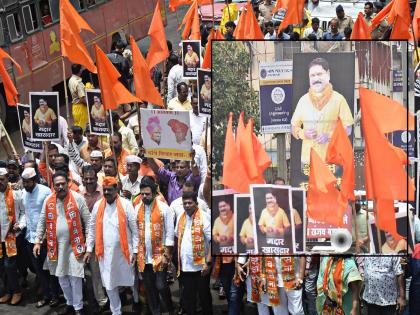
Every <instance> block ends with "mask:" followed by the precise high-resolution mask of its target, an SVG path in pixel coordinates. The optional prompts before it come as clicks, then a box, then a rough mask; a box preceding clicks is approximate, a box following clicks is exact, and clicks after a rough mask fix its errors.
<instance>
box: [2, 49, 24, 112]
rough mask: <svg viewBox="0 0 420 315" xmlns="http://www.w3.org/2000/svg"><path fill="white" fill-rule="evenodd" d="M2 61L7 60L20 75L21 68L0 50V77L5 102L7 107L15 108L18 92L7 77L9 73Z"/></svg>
mask: <svg viewBox="0 0 420 315" xmlns="http://www.w3.org/2000/svg"><path fill="white" fill-rule="evenodd" d="M4 59H9V60H10V61H11V62H12V63H13V64H14V65H15V66H16V68H17V69H18V71H19V73H20V74H22V73H23V71H22V68H21V67H20V65H19V64H18V63H17V62H16V61H15V60H14V59H13V58H12V57H10V55H9V54H8V53H7V52H5V51H4V50H3V49H1V48H0V77H1V78H2V80H3V86H4V91H5V92H6V100H7V104H8V105H9V106H16V103H17V102H18V95H19V93H18V91H17V89H16V87H15V85H14V84H13V81H12V79H11V78H10V76H9V73H8V72H7V70H6V67H5V65H4V63H3V60H4Z"/></svg>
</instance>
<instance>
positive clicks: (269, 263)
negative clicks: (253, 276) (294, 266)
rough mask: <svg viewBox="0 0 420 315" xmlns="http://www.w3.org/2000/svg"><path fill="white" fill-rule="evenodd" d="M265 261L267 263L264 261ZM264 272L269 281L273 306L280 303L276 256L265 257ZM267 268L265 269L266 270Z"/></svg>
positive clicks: (268, 290) (268, 285) (268, 288)
mask: <svg viewBox="0 0 420 315" xmlns="http://www.w3.org/2000/svg"><path fill="white" fill-rule="evenodd" d="M264 262H265V263H264ZM262 269H263V274H262V276H263V277H264V278H266V283H267V294H268V299H269V301H270V305H271V306H276V305H280V295H279V288H278V286H277V269H276V261H275V259H274V257H263V267H262ZM264 269H265V270H264Z"/></svg>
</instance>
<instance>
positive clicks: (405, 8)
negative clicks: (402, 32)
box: [388, 0, 411, 27]
mask: <svg viewBox="0 0 420 315" xmlns="http://www.w3.org/2000/svg"><path fill="white" fill-rule="evenodd" d="M396 16H399V17H401V19H402V22H403V23H404V24H405V25H407V27H408V26H410V24H411V14H410V5H409V3H408V1H407V0H394V1H393V5H392V8H391V11H390V12H389V15H388V24H392V23H394V19H395V17H396Z"/></svg>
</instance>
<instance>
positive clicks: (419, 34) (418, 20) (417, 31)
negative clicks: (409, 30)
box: [413, 1, 420, 41]
mask: <svg viewBox="0 0 420 315" xmlns="http://www.w3.org/2000/svg"><path fill="white" fill-rule="evenodd" d="M413 30H414V37H415V40H416V41H418V40H419V38H420V1H417V3H416V9H415V10H414V16H413Z"/></svg>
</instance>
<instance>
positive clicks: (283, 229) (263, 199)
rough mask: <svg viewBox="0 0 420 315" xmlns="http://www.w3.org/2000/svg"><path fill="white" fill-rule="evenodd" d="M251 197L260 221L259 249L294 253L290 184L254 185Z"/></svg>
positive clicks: (260, 251) (264, 251)
mask: <svg viewBox="0 0 420 315" xmlns="http://www.w3.org/2000/svg"><path fill="white" fill-rule="evenodd" d="M251 198H252V204H253V205H254V209H255V219H256V221H255V222H256V224H257V225H258V228H257V241H258V253H260V254H266V255H279V254H294V253H295V252H296V250H295V234H294V229H293V225H294V215H292V205H291V201H292V197H291V190H290V187H289V186H278V185H251Z"/></svg>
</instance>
